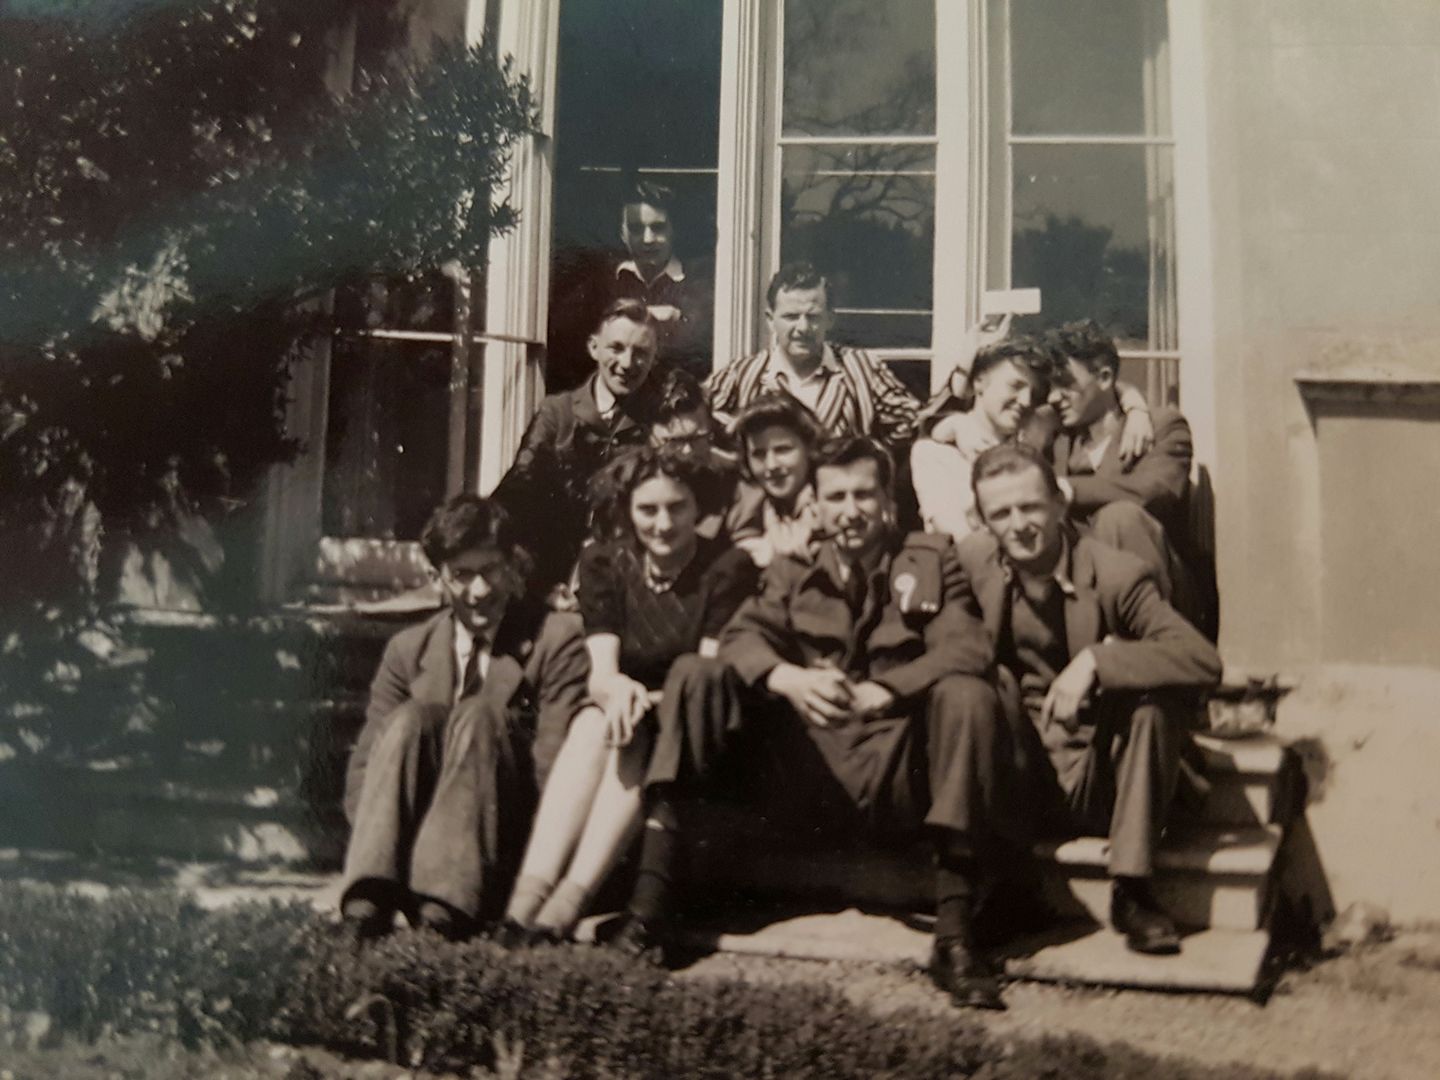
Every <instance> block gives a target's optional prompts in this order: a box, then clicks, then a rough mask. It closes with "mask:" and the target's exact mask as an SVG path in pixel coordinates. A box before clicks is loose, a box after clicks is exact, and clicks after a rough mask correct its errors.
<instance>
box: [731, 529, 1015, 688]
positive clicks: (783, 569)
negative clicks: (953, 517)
mask: <svg viewBox="0 0 1440 1080" xmlns="http://www.w3.org/2000/svg"><path fill="white" fill-rule="evenodd" d="M896 549H897V550H895V551H894V552H893V553H892V554H891V555H889V556H887V557H886V558H885V559H884V560H883V561H882V563H881V565H880V566H879V568H878V569H877V570H876V572H875V575H874V578H873V579H872V587H871V589H870V592H869V596H868V599H867V600H866V602H865V605H864V607H863V608H862V610H861V611H860V614H859V617H858V618H857V617H855V616H853V615H852V614H851V611H850V605H849V603H848V602H847V601H846V599H845V590H844V586H843V585H842V584H841V580H840V571H839V555H838V554H837V553H836V550H835V546H834V544H833V543H829V542H827V543H825V544H823V545H822V546H821V548H820V550H819V553H818V555H817V556H816V558H815V561H814V562H801V561H799V560H797V559H793V558H790V557H788V556H786V557H782V558H780V559H778V560H776V561H775V562H774V563H772V564H771V565H770V566H769V568H768V569H767V570H766V572H765V578H764V584H763V587H762V589H761V592H760V595H758V596H755V597H751V598H750V599H749V600H747V601H746V602H745V604H744V605H743V606H742V607H741V608H740V610H739V611H737V612H736V613H735V617H734V618H733V619H731V620H730V624H729V625H728V626H727V627H726V628H725V632H724V634H723V635H722V636H721V639H720V657H721V659H723V660H724V661H725V662H726V663H728V664H729V665H730V666H731V667H732V668H734V669H735V671H736V673H737V674H738V675H739V676H740V678H741V679H742V680H743V681H744V682H745V683H747V684H749V685H751V686H761V685H763V683H764V680H765V678H766V676H768V675H769V674H770V672H771V670H772V669H774V668H775V667H776V666H777V665H779V664H782V663H789V664H798V665H800V666H802V667H810V666H812V665H814V664H816V663H819V662H820V661H822V660H823V661H828V662H830V663H833V664H834V665H835V666H836V667H838V668H840V669H841V670H842V671H845V672H847V673H848V674H850V675H851V677H853V678H858V679H873V680H874V681H875V682H878V683H880V684H881V685H883V686H884V687H885V688H886V689H888V690H889V691H890V692H891V693H893V694H894V695H895V697H896V699H897V702H899V703H900V704H902V705H913V704H914V703H915V702H916V700H917V699H919V698H921V697H923V695H924V694H925V693H926V691H928V690H929V689H930V688H931V687H932V686H934V685H935V683H936V682H938V681H939V680H940V679H942V678H944V677H945V676H947V675H952V674H969V675H984V674H985V673H986V672H988V670H989V669H990V666H991V663H992V662H993V658H994V652H993V649H992V648H991V645H990V641H989V639H988V638H987V637H986V636H985V631H984V628H983V627H982V626H981V625H980V622H979V621H978V620H977V619H976V618H975V616H974V615H973V614H972V612H973V610H974V600H973V598H972V597H971V596H970V585H969V582H968V581H967V579H966V577H965V574H964V572H963V571H962V570H961V568H960V560H959V557H958V556H957V555H956V553H955V546H954V544H952V543H951V542H950V538H949V537H948V536H939V535H935V534H931V533H912V534H910V536H908V537H906V538H905V540H904V542H903V544H897V545H896Z"/></svg>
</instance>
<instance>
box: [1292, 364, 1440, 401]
mask: <svg viewBox="0 0 1440 1080" xmlns="http://www.w3.org/2000/svg"><path fill="white" fill-rule="evenodd" d="M1295 384H1296V385H1297V386H1298V387H1299V388H1300V393H1301V394H1303V395H1304V397H1305V400H1306V401H1308V402H1321V403H1324V402H1340V403H1345V404H1354V403H1355V402H1373V403H1377V404H1388V405H1430V404H1440V371H1431V370H1422V369H1420V368H1415V367H1410V366H1408V365H1401V364H1356V365H1346V366H1340V367H1333V368H1323V369H1318V368H1316V369H1310V370H1306V371H1301V372H1299V373H1298V374H1297V375H1296V376H1295Z"/></svg>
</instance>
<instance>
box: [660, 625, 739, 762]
mask: <svg viewBox="0 0 1440 1080" xmlns="http://www.w3.org/2000/svg"><path fill="white" fill-rule="evenodd" d="M744 690H745V687H744V684H743V683H741V682H740V679H739V678H738V677H737V676H736V675H735V673H734V672H733V671H731V670H730V669H729V668H728V667H726V666H725V665H724V664H723V663H721V662H720V661H719V660H716V659H714V658H710V657H703V656H696V655H695V654H693V653H690V654H687V655H685V656H682V657H680V658H679V659H677V660H676V661H675V662H674V664H672V665H671V667H670V672H669V674H668V675H667V676H666V679H665V686H664V688H663V689H662V692H661V698H660V704H659V705H658V706H657V707H656V722H657V732H656V736H655V750H654V752H653V753H652V754H651V756H650V766H649V769H648V770H647V772H646V776H645V783H646V785H647V786H655V785H669V786H670V787H671V788H672V790H675V791H688V790H690V789H692V788H696V789H698V788H701V787H703V786H704V784H705V783H706V782H707V781H708V780H710V779H711V778H712V777H713V775H714V774H715V772H716V770H717V768H718V767H719V765H720V764H721V762H722V761H723V760H724V759H725V757H726V754H727V753H728V751H729V750H730V749H731V747H732V745H733V743H734V740H735V738H736V737H737V736H738V735H739V734H740V732H741V730H742V728H743V726H744V723H745V714H744V710H743V709H742V708H741V697H742V695H743V694H744Z"/></svg>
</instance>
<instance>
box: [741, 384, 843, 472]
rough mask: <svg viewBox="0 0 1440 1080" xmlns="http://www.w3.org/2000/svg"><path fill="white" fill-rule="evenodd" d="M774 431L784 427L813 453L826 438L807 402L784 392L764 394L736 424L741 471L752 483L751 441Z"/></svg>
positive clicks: (743, 413)
mask: <svg viewBox="0 0 1440 1080" xmlns="http://www.w3.org/2000/svg"><path fill="white" fill-rule="evenodd" d="M770 427H783V428H785V429H786V430H787V431H793V432H794V433H795V434H796V435H798V436H799V437H800V441H801V442H803V443H804V444H805V445H806V446H808V447H809V448H810V449H811V451H812V452H813V451H814V449H815V447H816V446H818V445H819V444H820V440H821V439H823V438H824V437H825V429H824V428H823V427H821V425H820V419H819V417H817V416H816V415H815V414H814V413H813V412H811V411H810V410H809V409H808V408H806V407H805V404H804V402H801V401H797V400H796V399H795V398H793V397H791V396H790V395H789V394H786V393H781V392H775V393H770V394H761V395H760V396H759V397H757V398H756V399H755V400H754V401H752V402H751V403H750V404H749V405H747V406H745V408H744V409H742V410H741V411H740V415H739V416H737V417H736V418H735V423H734V432H735V435H734V438H735V447H736V449H737V450H739V452H740V469H741V471H742V472H744V474H745V475H746V476H747V477H750V479H752V480H753V479H754V476H752V475H751V473H750V460H749V453H748V450H747V441H748V440H749V439H751V438H753V437H754V436H756V435H758V434H759V433H760V432H762V431H764V430H765V429H766V428H770Z"/></svg>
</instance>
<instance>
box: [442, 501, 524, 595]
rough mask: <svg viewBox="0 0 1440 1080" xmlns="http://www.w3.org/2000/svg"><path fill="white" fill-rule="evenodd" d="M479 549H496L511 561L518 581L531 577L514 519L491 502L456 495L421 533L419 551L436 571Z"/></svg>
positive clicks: (496, 503)
mask: <svg viewBox="0 0 1440 1080" xmlns="http://www.w3.org/2000/svg"><path fill="white" fill-rule="evenodd" d="M478 547H493V548H496V549H497V550H499V551H501V552H503V553H504V555H505V557H506V558H508V559H509V560H511V563H512V565H513V566H514V567H515V569H516V570H517V571H518V572H519V574H520V576H521V577H529V576H530V570H531V568H532V566H533V560H532V559H531V557H530V552H529V550H528V549H527V548H526V547H525V545H524V544H523V543H521V542H520V536H519V530H518V529H517V528H516V526H515V522H514V519H513V518H511V517H510V515H509V513H508V512H507V511H506V510H505V508H504V507H503V506H501V505H500V504H499V503H498V502H496V501H495V500H494V499H486V498H482V497H481V496H479V495H471V494H465V495H456V496H455V497H454V498H453V499H450V500H449V501H448V502H444V503H441V504H440V505H439V506H437V507H436V508H435V509H434V510H433V511H432V512H431V514H430V519H429V520H428V521H427V522H425V528H424V529H423V530H421V532H420V550H421V551H423V552H424V553H425V558H426V559H428V560H429V562H430V565H431V566H433V567H434V568H435V569H436V570H439V569H440V567H441V566H443V565H444V564H445V563H447V562H449V561H450V560H451V559H454V558H456V557H457V556H459V555H461V554H462V553H464V552H466V551H470V550H471V549H473V548H478Z"/></svg>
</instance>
